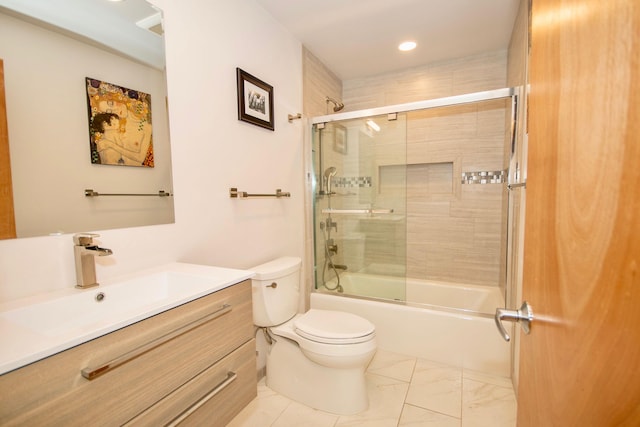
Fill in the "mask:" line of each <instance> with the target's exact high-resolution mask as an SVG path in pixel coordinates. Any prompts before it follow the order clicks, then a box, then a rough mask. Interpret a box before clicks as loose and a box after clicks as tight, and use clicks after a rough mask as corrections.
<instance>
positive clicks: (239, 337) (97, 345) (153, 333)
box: [0, 281, 253, 426]
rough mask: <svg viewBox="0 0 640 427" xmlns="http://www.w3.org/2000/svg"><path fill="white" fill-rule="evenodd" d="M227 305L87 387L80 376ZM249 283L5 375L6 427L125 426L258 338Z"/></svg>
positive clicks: (1, 380)
mask: <svg viewBox="0 0 640 427" xmlns="http://www.w3.org/2000/svg"><path fill="white" fill-rule="evenodd" d="M224 304H228V305H229V306H230V307H231V309H230V310H229V311H226V310H225V311H223V312H224V314H222V315H220V316H218V317H216V318H214V319H213V320H211V321H208V322H206V323H204V324H202V325H201V326H198V327H195V328H193V329H190V328H188V327H187V328H186V329H187V330H188V331H187V332H185V333H183V334H181V335H178V336H176V337H174V338H172V339H171V340H169V341H168V342H166V343H163V344H162V345H159V346H157V347H154V348H150V349H149V350H148V351H146V352H144V353H143V354H141V355H138V356H136V357H134V358H132V359H131V360H128V361H127V362H126V363H124V364H121V365H119V366H117V367H116V368H115V369H113V370H111V371H109V372H106V373H104V374H103V375H101V376H98V377H96V378H95V379H93V380H88V379H86V378H84V377H83V376H82V375H81V370H83V369H86V368H92V367H100V366H103V365H104V364H105V363H108V362H109V361H111V360H114V359H118V358H119V357H120V356H122V355H127V354H128V353H129V352H131V351H132V350H133V349H136V348H138V347H140V346H141V345H143V344H146V343H149V342H153V341H154V340H158V339H159V338H161V337H163V336H165V335H167V334H168V333H170V332H171V331H175V330H176V329H179V328H181V327H184V326H185V325H187V324H190V323H192V322H194V321H196V320H197V319H201V318H203V317H204V316H206V315H208V314H209V313H212V312H214V311H216V310H220V308H221V307H222V306H223V305H224ZM251 319H252V309H251V283H250V281H244V282H242V283H240V284H237V285H234V286H231V287H229V288H226V289H223V290H221V291H218V292H215V293H213V294H210V295H207V296H205V297H202V298H199V299H197V300H194V301H192V302H189V303H187V304H184V305H182V306H179V307H176V308H174V309H172V310H169V311H166V312H164V313H161V314H158V315H156V316H153V317H151V318H148V319H145V320H143V321H141V322H138V323H135V324H133V325H131V326H128V327H126V328H123V329H120V330H118V331H115V332H112V333H110V334H108V335H105V336H102V337H100V338H97V339H95V340H92V341H89V342H87V343H84V344H82V345H79V346H77V347H74V348H72V349H69V350H66V351H64V352H61V353H58V354H56V355H53V356H51V357H48V358H46V359H44V360H41V361H39V362H36V363H33V364H31V365H28V366H25V367H23V368H20V369H17V370H15V371H12V372H9V373H7V374H4V375H2V376H0V395H2V402H1V403H0V405H1V406H0V425H3V426H5V425H38V426H47V425H51V426H59V425H66V426H73V425H92V426H96V425H121V424H122V423H124V422H126V421H127V420H130V419H131V418H132V417H134V416H135V415H136V414H138V413H139V412H140V411H142V410H144V409H145V408H147V407H149V406H151V405H153V404H154V403H155V402H157V401H158V400H160V399H162V398H163V397H165V396H166V395H168V394H169V393H171V392H172V391H173V390H175V389H176V388H178V387H179V386H181V385H182V384H184V383H185V382H187V381H189V379H191V378H193V377H195V376H196V375H198V374H199V373H200V372H202V371H203V370H204V369H206V368H207V367H209V366H211V365H212V364H213V363H215V362H216V361H218V360H220V359H222V358H223V357H224V356H226V355H227V354H229V353H230V352H232V351H233V350H234V349H236V348H237V347H239V346H240V345H242V344H244V343H246V342H247V341H249V340H251V339H252V338H253V325H252V324H251V323H252V322H251Z"/></svg>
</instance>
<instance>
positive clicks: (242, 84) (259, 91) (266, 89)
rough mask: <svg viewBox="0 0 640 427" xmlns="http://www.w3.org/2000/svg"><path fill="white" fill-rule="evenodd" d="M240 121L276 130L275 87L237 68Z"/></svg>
mask: <svg viewBox="0 0 640 427" xmlns="http://www.w3.org/2000/svg"><path fill="white" fill-rule="evenodd" d="M236 79H237V85H238V120H241V121H243V122H248V123H251V124H254V125H256V126H260V127H263V128H265V129H269V130H274V129H275V126H274V116H273V86H271V85H270V84H268V83H265V82H263V81H262V80H260V79H259V78H257V77H255V76H252V75H251V74H249V73H247V72H246V71H244V70H242V69H240V68H236Z"/></svg>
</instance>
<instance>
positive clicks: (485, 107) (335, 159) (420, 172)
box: [310, 88, 524, 375]
mask: <svg viewBox="0 0 640 427" xmlns="http://www.w3.org/2000/svg"><path fill="white" fill-rule="evenodd" d="M522 92H523V90H522V88H503V89H496V90H491V91H485V92H476V93H469V94H464V95H457V96H452V97H445V98H439V99H429V100H424V101H417V102H411V103H407V104H394V105H388V106H383V107H378V108H373V109H367V110H362V111H350V112H348V113H342V112H341V113H338V114H333V113H332V112H331V110H330V109H329V107H334V106H335V108H340V107H341V106H340V105H338V104H339V101H337V100H335V99H333V100H331V99H329V98H328V97H327V98H326V101H327V110H329V112H330V113H328V114H326V115H324V116H318V117H315V118H312V119H311V123H310V124H311V125H312V127H311V129H310V132H311V135H312V139H311V140H312V150H311V154H312V158H311V162H310V164H311V165H312V167H313V169H312V176H314V177H316V179H317V181H316V182H315V184H317V187H316V188H314V192H315V194H314V195H313V196H314V197H312V198H311V200H312V201H313V203H314V206H313V221H314V222H315V231H316V234H315V238H316V239H315V241H314V253H315V268H316V269H315V273H316V274H315V292H312V294H311V307H312V308H314V307H317V308H324V309H334V310H345V311H349V312H352V313H356V314H360V315H362V316H363V317H365V318H371V319H376V320H375V321H374V323H377V324H378V323H379V324H380V325H384V326H385V330H387V331H391V332H390V334H389V335H388V336H386V337H385V338H386V339H388V341H389V342H388V343H387V344H386V345H388V346H389V347H390V348H391V347H393V348H398V349H402V351H400V352H401V353H402V354H409V355H417V356H419V357H426V358H429V359H431V360H434V361H441V362H443V363H446V362H450V361H451V360H453V359H455V360H462V359H460V354H461V352H460V347H461V345H464V346H465V349H467V350H468V351H466V350H465V351H464V352H463V353H464V359H463V360H462V361H461V363H464V364H465V366H469V367H471V366H473V368H472V369H476V370H480V371H487V372H491V373H496V374H499V375H508V374H509V372H510V367H509V355H510V353H509V351H507V350H508V349H507V350H505V345H504V341H503V340H502V337H501V336H500V335H499V334H496V328H495V324H494V321H493V314H494V312H495V310H496V308H497V307H505V306H507V304H508V303H507V301H510V292H513V290H512V287H511V286H512V280H510V276H508V275H507V271H508V266H509V265H510V264H511V263H512V262H513V259H514V258H513V256H512V253H513V249H512V248H513V245H511V246H510V245H509V244H508V240H507V239H508V238H509V236H511V238H513V236H517V235H518V233H517V231H516V230H513V229H512V227H514V223H512V222H510V221H509V219H510V218H511V216H510V215H509V211H508V210H507V209H508V208H509V207H510V206H512V205H513V203H512V200H511V199H509V198H510V197H512V196H510V194H512V193H513V194H516V195H517V194H518V193H517V192H510V191H509V190H512V189H515V188H517V187H519V186H521V187H524V184H520V185H518V184H512V182H513V180H514V179H515V178H517V176H516V175H514V171H515V170H516V169H515V167H514V166H515V164H516V160H515V159H518V158H519V157H517V156H516V155H515V154H514V152H513V151H514V147H519V145H517V144H515V141H514V138H515V135H517V133H516V132H515V129H517V126H518V123H517V121H516V117H517V114H516V113H517V111H518V109H517V108H516V107H517V101H518V97H519V96H521V94H522ZM425 110H432V111H433V112H432V113H431V112H430V113H427V112H425ZM334 111H340V110H334ZM470 117H474V118H475V120H474V121H471V120H470V119H469V118H470ZM369 122H375V123H376V124H377V125H378V126H379V127H380V129H379V130H378V129H375V131H372V130H371V126H370V125H369ZM474 126H475V127H474ZM505 126H506V127H505ZM458 129H459V130H460V132H458ZM472 131H473V132H472ZM478 165H481V166H478ZM469 177H472V178H473V179H470V178H469ZM476 177H477V179H476ZM507 184H511V185H510V186H507ZM507 231H508V232H507ZM340 264H347V265H348V266H349V268H348V269H346V271H345V269H343V268H342V267H343V266H341V265H340ZM511 270H513V269H511ZM374 303H375V304H374ZM507 308H509V307H508V306H507ZM416 319H420V322H422V321H424V322H425V325H438V326H437V327H436V326H434V327H431V326H429V327H425V328H422V327H416ZM387 327H388V328H389V329H386V328H387ZM436 332H437V334H436ZM434 334H435V335H434ZM461 343H463V344H461Z"/></svg>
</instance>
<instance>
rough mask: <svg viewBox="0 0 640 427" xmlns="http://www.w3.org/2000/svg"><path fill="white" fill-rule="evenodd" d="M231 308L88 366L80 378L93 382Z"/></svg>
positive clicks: (226, 307)
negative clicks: (96, 364) (104, 361)
mask: <svg viewBox="0 0 640 427" xmlns="http://www.w3.org/2000/svg"><path fill="white" fill-rule="evenodd" d="M231 308H232V307H231V305H230V304H224V305H223V306H222V307H220V308H219V309H218V310H216V311H214V312H213V313H209V314H207V315H206V316H203V317H201V318H199V319H196V320H194V321H193V322H190V323H187V324H186V325H184V326H181V327H179V328H178V329H175V330H173V331H171V332H168V333H166V334H164V335H162V336H161V337H159V338H156V339H154V340H152V341H149V342H148V343H146V344H143V345H141V346H139V347H137V348H134V349H133V350H131V351H128V352H127V353H125V354H122V355H120V356H118V357H116V358H114V359H111V360H110V361H108V362H106V363H103V364H100V365H99V366H88V367H86V368H84V369H83V370H82V371H80V372H81V373H82V376H83V377H85V378H86V379H88V380H94V379H96V378H98V377H99V376H101V375H103V374H106V373H107V372H109V371H112V370H114V369H116V368H117V367H118V366H122V365H124V364H125V363H128V362H131V361H132V360H133V359H135V358H137V357H140V356H142V355H143V354H145V353H147V352H149V351H151V350H153V349H155V348H157V347H160V346H161V345H163V344H165V343H167V342H168V341H171V340H172V339H174V338H176V337H179V336H180V335H183V334H186V333H187V332H189V331H191V330H193V329H195V328H197V327H199V326H202V325H204V324H205V323H207V322H210V321H211V320H213V319H216V318H218V317H220V316H222V315H223V314H226V313H228V312H230V311H231Z"/></svg>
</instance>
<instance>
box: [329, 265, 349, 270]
mask: <svg viewBox="0 0 640 427" xmlns="http://www.w3.org/2000/svg"><path fill="white" fill-rule="evenodd" d="M329 267H331V268H335V269H336V270H346V269H347V266H346V265H344V264H334V263H330V264H329Z"/></svg>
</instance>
